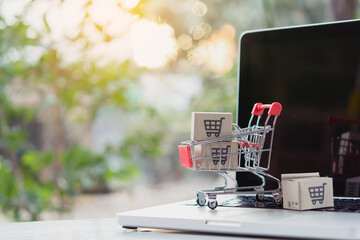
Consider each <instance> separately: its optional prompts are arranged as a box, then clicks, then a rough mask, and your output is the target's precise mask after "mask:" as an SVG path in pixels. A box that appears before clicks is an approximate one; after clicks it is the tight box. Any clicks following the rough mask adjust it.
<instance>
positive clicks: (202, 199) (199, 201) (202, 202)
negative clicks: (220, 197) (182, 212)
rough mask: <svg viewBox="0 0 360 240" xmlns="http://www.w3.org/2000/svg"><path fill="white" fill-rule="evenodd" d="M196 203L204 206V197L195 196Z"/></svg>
mask: <svg viewBox="0 0 360 240" xmlns="http://www.w3.org/2000/svg"><path fill="white" fill-rule="evenodd" d="M196 203H197V205H199V206H204V205H205V204H206V199H205V198H199V197H197V198H196Z"/></svg>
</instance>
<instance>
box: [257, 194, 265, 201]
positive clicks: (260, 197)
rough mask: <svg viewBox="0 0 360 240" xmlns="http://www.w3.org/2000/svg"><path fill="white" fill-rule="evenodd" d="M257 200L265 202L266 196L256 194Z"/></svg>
mask: <svg viewBox="0 0 360 240" xmlns="http://www.w3.org/2000/svg"><path fill="white" fill-rule="evenodd" d="M256 200H258V201H262V200H264V194H263V193H257V194H256Z"/></svg>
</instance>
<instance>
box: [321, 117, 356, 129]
mask: <svg viewBox="0 0 360 240" xmlns="http://www.w3.org/2000/svg"><path fill="white" fill-rule="evenodd" d="M328 123H329V126H330V127H332V126H333V125H334V123H355V124H360V120H357V119H351V118H336V117H333V116H331V115H329V116H328Z"/></svg>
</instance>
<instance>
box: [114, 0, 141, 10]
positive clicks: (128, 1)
mask: <svg viewBox="0 0 360 240" xmlns="http://www.w3.org/2000/svg"><path fill="white" fill-rule="evenodd" d="M119 2H120V4H121V6H123V7H124V8H127V9H131V8H134V7H136V6H137V5H138V3H139V2H140V0H120V1H119Z"/></svg>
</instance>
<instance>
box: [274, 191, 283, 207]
mask: <svg viewBox="0 0 360 240" xmlns="http://www.w3.org/2000/svg"><path fill="white" fill-rule="evenodd" d="M273 200H274V203H275V204H276V205H281V204H282V197H281V194H279V193H275V194H273Z"/></svg>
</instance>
